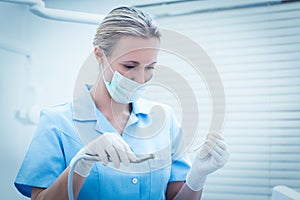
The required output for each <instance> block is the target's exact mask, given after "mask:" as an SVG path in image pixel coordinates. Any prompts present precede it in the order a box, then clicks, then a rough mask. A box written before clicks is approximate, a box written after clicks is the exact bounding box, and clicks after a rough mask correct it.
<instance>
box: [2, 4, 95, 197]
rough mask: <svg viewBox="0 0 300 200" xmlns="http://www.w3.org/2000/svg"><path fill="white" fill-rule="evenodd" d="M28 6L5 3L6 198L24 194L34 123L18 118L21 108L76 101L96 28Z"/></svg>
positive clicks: (3, 132) (4, 115) (4, 134)
mask: <svg viewBox="0 0 300 200" xmlns="http://www.w3.org/2000/svg"><path fill="white" fill-rule="evenodd" d="M28 9H29V7H28V6H26V5H16V4H12V3H3V2H0V27H1V28H0V38H1V39H0V83H1V84H0V87H1V88H0V91H1V101H0V110H1V113H0V116H1V117H0V118H1V129H0V130H1V131H0V138H1V139H0V148H1V151H0V157H1V163H2V164H1V170H0V180H1V181H0V188H1V199H23V198H24V197H22V196H21V195H20V194H19V193H18V192H17V191H16V190H15V188H14V186H13V181H14V178H15V176H16V174H17V171H18V169H19V167H20V164H21V162H22V159H23V157H24V155H25V153H26V150H27V148H28V146H29V144H30V141H31V138H32V136H33V133H34V129H35V127H34V126H33V125H28V124H22V123H21V122H20V121H17V120H16V119H15V113H16V111H17V110H19V109H20V108H23V107H28V106H31V105H33V104H35V103H37V104H40V105H42V106H46V105H52V104H57V103H62V102H65V101H68V100H71V99H72V94H73V85H74V82H75V79H76V76H77V73H78V70H79V68H80V67H81V64H82V63H83V62H84V60H85V59H86V57H87V56H88V55H89V54H90V53H91V51H92V39H93V35H94V32H95V29H96V26H94V25H83V24H75V23H65V22H57V21H51V20H46V19H43V18H40V17H38V16H36V15H34V14H32V13H31V12H30V11H29V10H28ZM14 51H19V53H18V52H14ZM25 54H28V55H29V56H30V57H28V56H26V55H25Z"/></svg>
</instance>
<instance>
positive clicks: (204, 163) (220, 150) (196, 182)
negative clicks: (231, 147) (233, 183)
mask: <svg viewBox="0 0 300 200" xmlns="http://www.w3.org/2000/svg"><path fill="white" fill-rule="evenodd" d="M228 158H229V151H228V149H227V145H226V143H225V141H224V138H223V136H222V135H221V134H220V133H217V132H211V133H209V134H208V135H207V137H206V140H205V142H204V145H203V146H202V148H201V149H200V151H199V153H198V154H197V156H196V158H195V160H194V162H193V164H192V167H191V169H190V171H189V173H188V175H187V178H186V184H187V185H188V187H189V188H190V189H192V190H194V191H199V190H201V189H202V188H203V185H204V183H205V180H206V177H207V175H209V174H211V173H213V172H214V171H216V170H218V169H220V168H222V167H223V166H224V165H225V164H226V163H227V161H228Z"/></svg>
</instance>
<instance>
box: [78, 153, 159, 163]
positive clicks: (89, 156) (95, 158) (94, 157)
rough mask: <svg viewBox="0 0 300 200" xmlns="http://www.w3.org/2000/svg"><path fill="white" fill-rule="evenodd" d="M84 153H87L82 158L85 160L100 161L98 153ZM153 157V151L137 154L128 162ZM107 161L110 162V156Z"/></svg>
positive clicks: (139, 161)
mask: <svg viewBox="0 0 300 200" xmlns="http://www.w3.org/2000/svg"><path fill="white" fill-rule="evenodd" d="M86 155H87V157H85V158H84V159H85V160H93V161H100V159H99V156H98V154H89V153H86ZM154 158H155V156H154V154H153V153H150V154H143V155H140V156H137V159H136V160H135V161H132V160H131V161H130V162H131V163H141V162H144V161H146V160H150V159H154ZM108 161H109V162H112V160H111V158H110V156H108Z"/></svg>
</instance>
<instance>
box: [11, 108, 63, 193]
mask: <svg viewBox="0 0 300 200" xmlns="http://www.w3.org/2000/svg"><path fill="white" fill-rule="evenodd" d="M54 116H55V115H53V113H51V112H46V111H45V110H44V111H42V112H41V115H40V121H39V124H38V126H37V129H36V132H35V135H34V137H33V139H32V141H31V144H30V146H29V149H28V151H27V153H26V156H25V158H24V160H23V163H22V165H21V167H20V169H19V172H18V174H17V177H16V179H15V182H14V184H15V187H16V188H17V189H18V191H19V192H20V193H22V194H23V195H25V196H27V197H31V187H32V186H35V187H41V188H47V187H49V186H50V185H51V184H52V183H53V182H54V181H55V180H56V179H57V178H58V176H60V174H61V173H62V172H63V171H64V169H65V168H66V163H65V159H64V153H63V147H62V142H61V133H60V132H59V131H58V129H57V128H56V127H55V123H54V121H55V120H54V118H55V117H54Z"/></svg>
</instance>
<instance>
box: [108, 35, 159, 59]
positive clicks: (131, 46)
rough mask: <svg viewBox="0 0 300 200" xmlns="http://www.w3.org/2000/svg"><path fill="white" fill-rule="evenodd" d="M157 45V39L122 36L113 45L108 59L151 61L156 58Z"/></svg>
mask: <svg viewBox="0 0 300 200" xmlns="http://www.w3.org/2000/svg"><path fill="white" fill-rule="evenodd" d="M159 44H160V42H159V39H158V38H139V37H133V36H123V37H121V38H120V39H119V40H118V41H117V43H116V44H115V45H114V48H113V50H112V52H111V55H110V57H111V59H115V60H124V59H125V60H126V59H133V60H140V59H145V58H148V59H149V60H153V59H156V57H157V53H158V50H159Z"/></svg>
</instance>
